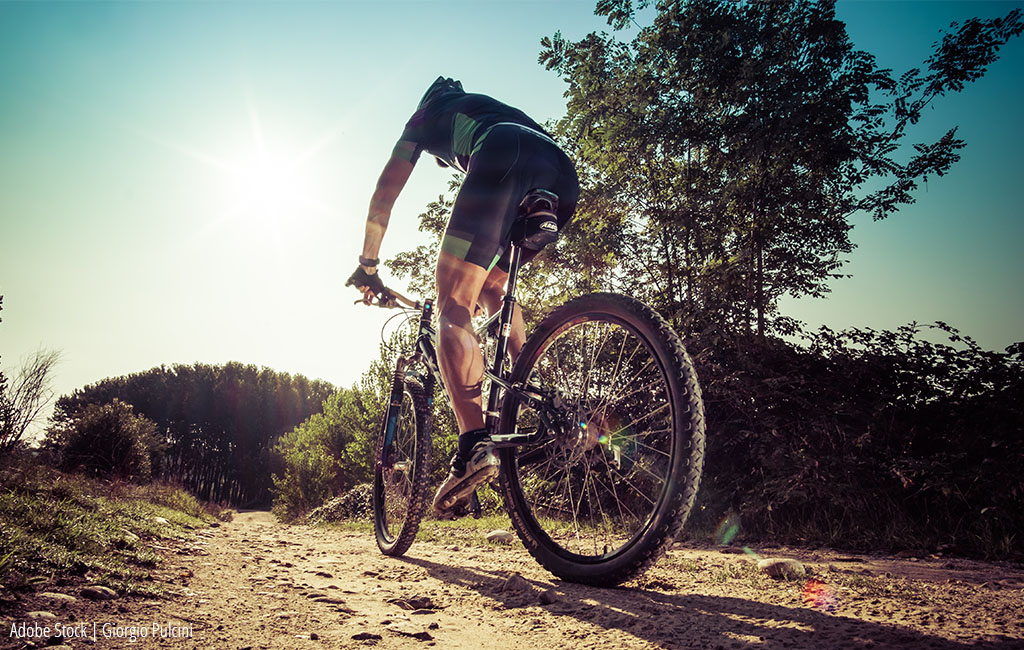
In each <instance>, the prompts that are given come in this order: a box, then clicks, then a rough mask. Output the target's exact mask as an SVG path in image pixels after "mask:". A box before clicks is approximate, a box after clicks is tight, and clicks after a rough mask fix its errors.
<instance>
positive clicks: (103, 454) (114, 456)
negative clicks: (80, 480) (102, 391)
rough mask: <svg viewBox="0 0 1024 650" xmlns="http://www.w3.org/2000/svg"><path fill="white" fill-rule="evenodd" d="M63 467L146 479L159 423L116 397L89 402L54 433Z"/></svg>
mask: <svg viewBox="0 0 1024 650" xmlns="http://www.w3.org/2000/svg"><path fill="white" fill-rule="evenodd" d="M50 444H51V445H52V446H53V447H54V449H55V452H56V454H57V457H58V458H59V464H60V467H61V468H62V469H65V470H69V471H84V472H87V473H89V474H93V475H96V476H100V477H103V478H116V479H120V480H133V481H136V482H139V483H144V482H147V481H148V480H149V479H150V477H151V476H152V465H151V463H150V459H151V456H152V454H153V452H155V451H158V450H159V448H160V446H161V443H160V440H159V436H158V435H157V428H156V424H155V423H154V422H153V421H152V420H149V419H147V418H145V417H143V416H141V415H136V413H135V412H134V411H133V410H132V407H131V406H130V405H129V404H125V403H124V402H122V401H121V400H118V399H115V400H113V401H112V402H110V403H108V404H102V405H99V404H90V405H89V406H87V407H86V408H85V409H83V410H82V411H81V412H79V413H78V414H77V415H76V416H75V417H74V418H73V419H72V420H71V421H69V422H67V423H65V425H64V426H62V427H61V428H60V429H58V430H56V431H55V432H54V435H52V436H51V440H50Z"/></svg>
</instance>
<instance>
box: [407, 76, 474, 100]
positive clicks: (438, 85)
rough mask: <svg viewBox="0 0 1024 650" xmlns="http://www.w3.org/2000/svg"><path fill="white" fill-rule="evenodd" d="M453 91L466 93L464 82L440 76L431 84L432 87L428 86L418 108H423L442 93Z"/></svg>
mask: <svg viewBox="0 0 1024 650" xmlns="http://www.w3.org/2000/svg"><path fill="white" fill-rule="evenodd" d="M452 92H457V93H460V94H461V93H465V92H466V91H465V90H463V89H462V82H461V81H457V80H455V79H452V78H450V77H438V78H437V79H435V80H434V83H432V84H430V88H427V92H425V93H424V94H423V98H422V99H421V100H420V103H419V106H418V107H417V108H423V107H425V106H426V105H428V104H429V103H430V102H432V101H434V100H435V99H437V98H438V97H440V96H441V95H447V94H448V93H452Z"/></svg>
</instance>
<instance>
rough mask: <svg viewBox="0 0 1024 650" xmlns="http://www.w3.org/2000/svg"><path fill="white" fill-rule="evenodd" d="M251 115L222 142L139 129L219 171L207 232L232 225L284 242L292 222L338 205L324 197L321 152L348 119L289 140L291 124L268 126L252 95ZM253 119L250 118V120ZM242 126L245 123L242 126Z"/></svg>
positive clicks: (252, 234) (326, 212)
mask: <svg viewBox="0 0 1024 650" xmlns="http://www.w3.org/2000/svg"><path fill="white" fill-rule="evenodd" d="M246 108H247V110H248V120H246V116H245V115H244V114H242V115H240V116H239V117H240V120H239V123H237V124H235V125H234V126H235V127H236V128H235V129H230V128H229V129H226V130H229V131H234V132H235V133H238V134H240V135H241V137H236V138H235V139H234V141H233V142H232V143H231V144H228V145H227V146H225V147H223V148H221V147H217V146H216V144H215V143H209V144H208V145H206V146H203V147H195V146H189V145H186V144H183V143H179V142H175V141H172V140H168V139H166V138H164V137H160V136H157V135H155V134H152V133H149V132H145V131H141V130H136V132H137V133H138V134H139V135H141V136H143V137H145V138H146V139H148V140H151V141H153V142H156V143H158V144H160V145H162V146H164V147H167V148H168V149H172V150H174V151H177V152H178V153H180V154H184V155H186V156H188V157H190V158H192V159H193V160H195V161H197V162H199V163H201V164H202V165H203V166H204V167H206V168H208V169H209V170H211V171H212V172H213V173H214V176H213V179H212V180H213V182H214V185H215V187H216V188H217V189H216V190H215V192H216V194H215V195H216V196H219V201H217V200H216V199H214V198H213V196H211V202H210V204H209V205H210V210H211V214H210V217H209V220H208V221H207V223H206V225H205V227H204V228H203V235H204V236H207V235H211V234H212V233H213V232H216V231H224V230H229V231H232V232H233V233H235V234H242V233H247V234H248V235H249V236H250V237H252V238H256V239H264V240H267V241H268V243H273V242H275V241H277V242H279V240H280V237H281V236H282V235H284V234H286V231H287V230H288V229H289V228H292V229H294V227H295V226H296V225H297V223H298V221H299V220H301V219H302V218H304V217H309V216H310V215H319V216H331V215H332V214H333V212H334V211H333V210H332V209H331V208H330V206H329V205H327V204H325V203H324V201H322V200H321V199H320V196H321V195H322V189H323V188H321V187H319V186H318V183H317V181H318V179H321V178H322V177H323V174H319V175H318V174H317V172H318V171H322V170H318V169H317V168H316V163H317V158H318V156H319V154H321V153H322V152H323V151H324V149H325V148H326V147H327V146H328V145H329V144H330V143H331V142H332V141H333V140H334V139H335V138H336V137H337V136H338V135H339V134H340V133H341V130H342V126H343V124H344V123H343V122H339V123H338V124H335V125H333V126H332V127H330V128H328V129H325V130H324V131H322V132H320V133H319V134H317V136H316V137H315V138H313V139H312V140H310V141H308V142H302V143H295V142H288V141H287V139H285V138H283V137H281V133H283V132H287V131H288V130H289V129H287V128H286V127H287V125H277V126H279V127H284V128H279V129H277V130H276V132H275V129H274V128H273V126H274V125H271V126H270V128H268V129H265V128H264V124H263V121H262V119H261V118H260V115H259V111H258V110H257V109H256V107H255V105H254V104H253V102H252V101H251V99H249V100H247V101H246ZM246 122H248V123H246ZM237 127H241V129H238V128H237Z"/></svg>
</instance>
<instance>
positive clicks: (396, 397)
mask: <svg viewBox="0 0 1024 650" xmlns="http://www.w3.org/2000/svg"><path fill="white" fill-rule="evenodd" d="M433 314H434V301H433V300H431V299H429V298H428V299H427V300H424V301H423V310H422V311H421V312H420V332H428V331H430V320H431V318H432V317H433ZM432 352H433V349H432V348H429V353H430V354H429V356H430V357H432V356H433V354H432ZM427 355H428V353H427V352H424V351H422V350H415V351H414V352H413V353H412V354H411V355H410V356H407V357H399V358H398V362H397V363H396V364H395V374H394V376H393V377H392V380H391V395H390V398H389V399H388V411H387V417H386V418H385V420H384V441H383V443H382V445H381V446H382V449H383V453H382V454H381V459H382V462H383V461H384V457H385V454H386V453H387V451H388V450H390V449H391V445H392V444H393V443H394V441H395V429H396V428H397V427H398V416H399V415H400V414H401V412H402V394H403V393H404V392H405V370H406V368H408V367H409V365H410V364H411V363H413V362H414V361H416V360H417V359H422V358H423V357H424V356H427ZM428 361H433V362H434V365H435V366H436V364H437V362H436V360H434V359H432V358H431V359H428ZM427 365H428V367H429V365H430V364H429V363H427ZM423 388H424V391H425V392H426V394H427V404H428V405H429V406H432V405H433V402H434V378H433V374H432V373H427V377H426V378H425V379H424V386H423Z"/></svg>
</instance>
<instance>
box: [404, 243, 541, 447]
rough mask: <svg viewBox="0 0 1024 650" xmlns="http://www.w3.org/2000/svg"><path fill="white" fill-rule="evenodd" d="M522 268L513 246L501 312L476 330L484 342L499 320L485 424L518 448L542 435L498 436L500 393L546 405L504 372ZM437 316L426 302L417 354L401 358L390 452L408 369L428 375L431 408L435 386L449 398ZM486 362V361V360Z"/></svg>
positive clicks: (488, 372) (505, 442)
mask: <svg viewBox="0 0 1024 650" xmlns="http://www.w3.org/2000/svg"><path fill="white" fill-rule="evenodd" d="M521 265H522V249H521V247H519V246H515V245H512V260H511V264H510V265H509V272H508V284H507V288H506V291H505V297H504V298H503V300H502V307H501V310H500V311H499V312H498V313H496V314H494V315H493V316H491V317H490V318H488V319H487V321H486V322H484V323H483V324H482V325H481V326H480V327H478V328H476V330H475V331H476V334H477V336H478V337H479V338H480V339H481V340H483V339H484V338H485V337H486V335H487V333H488V331H489V329H490V328H491V327H492V326H493V325H494V323H495V320H497V324H498V328H497V337H496V345H495V351H494V358H493V360H492V363H491V368H490V369H489V370H488V369H487V368H485V369H484V377H486V378H487V379H490V380H491V386H490V391H489V394H488V397H487V408H486V409H484V423H485V426H486V427H487V431H488V434H489V435H490V437H491V440H492V441H493V442H494V443H495V444H496V445H498V446H501V447H507V446H517V445H523V444H530V443H533V442H538V441H539V439H540V438H542V437H543V433H542V432H541V431H540V430H538V431H537V432H536V433H533V434H508V433H506V434H501V435H499V433H498V419H499V416H500V411H499V405H500V403H501V391H505V392H506V393H511V394H513V395H515V397H516V398H517V399H519V400H520V401H525V402H529V403H531V404H534V405H538V406H539V405H541V404H543V403H544V402H545V398H544V395H543V394H542V392H541V391H539V390H536V389H532V390H531V389H529V388H528V387H526V386H520V385H513V384H512V383H511V382H510V381H509V380H508V377H507V375H506V373H505V371H504V360H505V355H506V354H507V352H508V340H509V336H510V334H511V331H512V314H513V311H514V309H515V304H516V295H515V294H516V283H517V281H518V278H519V269H520V266H521ZM433 313H434V301H433V300H430V299H428V300H425V301H424V302H423V305H422V307H421V310H420V319H419V328H418V331H417V336H416V345H415V351H414V352H413V353H412V354H410V355H408V356H404V357H399V359H398V363H397V366H396V368H395V377H394V381H393V382H392V387H391V399H390V403H389V406H388V416H387V428H386V430H385V434H384V446H385V448H388V447H390V446H391V443H392V442H393V439H394V432H395V427H396V425H397V423H398V415H399V409H400V407H401V404H402V391H403V389H404V385H405V375H406V371H407V369H408V368H409V366H411V365H413V364H417V363H418V364H420V365H422V366H423V367H424V368H426V370H427V371H428V374H427V376H426V377H420V378H421V379H422V381H423V387H424V389H425V390H426V394H427V404H428V406H433V401H434V398H433V393H434V388H435V386H440V387H441V390H442V392H444V393H445V394H446V395H447V389H446V388H445V384H444V378H443V377H442V376H441V368H440V365H439V363H438V360H437V336H438V334H437V331H435V330H434V327H433V325H431V320H432V319H433ZM485 361H486V359H485Z"/></svg>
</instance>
